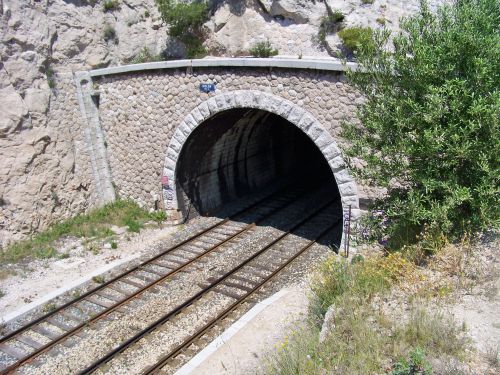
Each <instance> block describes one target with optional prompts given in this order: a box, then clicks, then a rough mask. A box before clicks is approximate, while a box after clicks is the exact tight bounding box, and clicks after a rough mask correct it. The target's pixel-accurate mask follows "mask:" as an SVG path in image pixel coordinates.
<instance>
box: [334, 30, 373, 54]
mask: <svg viewBox="0 0 500 375" xmlns="http://www.w3.org/2000/svg"><path fill="white" fill-rule="evenodd" d="M338 35H339V37H340V39H342V43H343V44H344V46H345V47H346V48H347V49H348V50H350V51H351V52H356V51H357V50H358V49H360V48H361V47H364V48H367V47H368V46H369V45H370V44H371V43H372V29H370V28H369V27H350V28H347V29H343V30H340V31H339V32H338Z"/></svg>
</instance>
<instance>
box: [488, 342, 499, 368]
mask: <svg viewBox="0 0 500 375" xmlns="http://www.w3.org/2000/svg"><path fill="white" fill-rule="evenodd" d="M498 353H499V348H498V347H497V348H496V349H495V348H492V347H491V348H489V349H488V350H487V351H486V361H487V362H488V364H489V365H490V367H492V368H493V369H495V370H500V357H499V356H498Z"/></svg>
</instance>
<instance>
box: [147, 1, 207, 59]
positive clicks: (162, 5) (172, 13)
mask: <svg viewBox="0 0 500 375" xmlns="http://www.w3.org/2000/svg"><path fill="white" fill-rule="evenodd" d="M155 1H156V5H157V6H158V10H159V12H160V14H161V17H162V19H163V20H164V21H165V22H166V23H167V24H168V33H169V35H170V36H172V37H175V38H177V39H179V40H180V41H181V42H183V43H184V44H185V45H186V47H187V50H188V51H187V54H188V57H190V58H196V57H201V56H203V55H205V49H204V48H203V40H204V34H203V30H202V25H203V23H204V22H205V21H206V19H207V16H208V6H207V4H206V2H205V1H194V2H184V1H177V0H155Z"/></svg>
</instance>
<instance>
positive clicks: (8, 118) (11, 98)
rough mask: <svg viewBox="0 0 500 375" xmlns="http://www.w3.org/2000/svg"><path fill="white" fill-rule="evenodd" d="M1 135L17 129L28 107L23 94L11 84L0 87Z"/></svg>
mask: <svg viewBox="0 0 500 375" xmlns="http://www.w3.org/2000/svg"><path fill="white" fill-rule="evenodd" d="M0 113H1V114H2V116H1V117H0V137H5V136H6V135H7V134H8V133H11V132H13V131H15V130H16V128H17V127H18V126H19V125H20V124H21V123H22V119H23V117H24V116H26V115H27V114H28V109H27V108H26V105H25V104H24V102H23V99H22V98H21V96H20V95H19V94H18V93H17V92H16V90H15V89H14V86H12V85H9V86H7V87H5V88H3V89H0Z"/></svg>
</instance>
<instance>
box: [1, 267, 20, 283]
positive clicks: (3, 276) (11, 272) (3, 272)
mask: <svg viewBox="0 0 500 375" xmlns="http://www.w3.org/2000/svg"><path fill="white" fill-rule="evenodd" d="M16 275H17V272H16V271H14V270H10V269H0V280H4V279H6V278H8V277H10V276H16Z"/></svg>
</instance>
